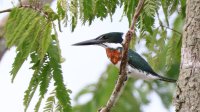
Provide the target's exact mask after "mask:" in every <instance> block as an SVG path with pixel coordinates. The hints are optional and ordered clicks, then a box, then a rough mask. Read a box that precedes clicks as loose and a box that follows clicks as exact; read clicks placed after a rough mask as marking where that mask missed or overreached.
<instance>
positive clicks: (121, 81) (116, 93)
mask: <svg viewBox="0 0 200 112" xmlns="http://www.w3.org/2000/svg"><path fill="white" fill-rule="evenodd" d="M144 1H145V0H139V3H138V6H137V8H136V11H135V14H134V16H133V19H132V24H131V27H130V29H129V31H128V32H127V33H126V39H125V42H124V43H123V44H124V45H123V48H124V50H123V52H122V61H121V65H120V74H119V77H118V80H117V83H116V85H115V88H114V90H113V92H112V95H111V96H110V99H109V100H108V102H107V104H106V106H105V107H103V108H102V109H100V110H99V112H110V110H111V108H112V107H113V106H114V104H115V103H116V102H117V98H118V97H119V96H120V93H121V91H122V88H123V87H124V85H125V84H124V82H125V80H126V78H127V73H126V64H127V62H128V58H127V56H128V47H129V44H130V41H131V37H132V36H133V34H134V33H135V28H134V26H135V24H136V21H137V19H138V17H139V15H140V12H141V9H142V7H143V4H144Z"/></svg>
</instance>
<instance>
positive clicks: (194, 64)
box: [174, 0, 200, 112]
mask: <svg viewBox="0 0 200 112" xmlns="http://www.w3.org/2000/svg"><path fill="white" fill-rule="evenodd" d="M174 103H175V106H176V112H200V0H187V7H186V19H185V25H184V28H183V39H182V48H181V66H180V76H179V79H178V82H177V90H176V96H175V98H174Z"/></svg>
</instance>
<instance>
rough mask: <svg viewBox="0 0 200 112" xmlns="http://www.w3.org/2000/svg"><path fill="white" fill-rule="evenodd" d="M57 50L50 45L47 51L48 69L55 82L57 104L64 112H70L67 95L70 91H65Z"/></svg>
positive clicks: (54, 46)
mask: <svg viewBox="0 0 200 112" xmlns="http://www.w3.org/2000/svg"><path fill="white" fill-rule="evenodd" d="M59 53H60V52H59V49H58V47H57V46H56V45H53V44H51V45H50V46H49V49H48V54H49V58H50V67H51V68H52V70H53V72H52V75H53V79H54V81H55V84H54V85H55V86H56V88H55V92H56V97H57V98H58V101H59V104H60V105H61V106H62V108H63V111H64V112H69V111H71V102H70V97H69V93H70V91H69V90H68V89H66V87H65V84H64V82H63V77H62V71H61V65H60V62H61V57H60V54H59Z"/></svg>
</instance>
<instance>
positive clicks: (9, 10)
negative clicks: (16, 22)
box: [0, 8, 12, 13]
mask: <svg viewBox="0 0 200 112" xmlns="http://www.w3.org/2000/svg"><path fill="white" fill-rule="evenodd" d="M11 11H12V8H10V9H6V10H2V11H0V13H5V12H11Z"/></svg>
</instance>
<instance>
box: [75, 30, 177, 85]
mask: <svg viewBox="0 0 200 112" xmlns="http://www.w3.org/2000/svg"><path fill="white" fill-rule="evenodd" d="M123 41H124V40H123V33H122V32H110V33H106V34H103V35H100V36H98V37H97V38H95V39H91V40H86V41H83V42H79V43H75V44H73V45H74V46H86V45H98V46H101V47H103V48H105V50H106V54H107V57H108V58H109V60H110V61H111V62H112V64H114V65H115V66H116V67H117V68H118V69H119V68H120V64H121V59H122V51H123V47H122V44H123ZM126 67H127V75H128V76H130V77H134V78H140V79H143V80H161V81H166V82H174V83H175V82H176V80H175V79H170V78H166V77H163V76H161V75H159V74H157V73H156V72H155V71H154V70H153V69H152V68H151V66H150V65H149V64H148V63H147V61H146V60H145V59H144V58H143V57H142V56H140V55H139V54H138V53H137V52H135V51H133V50H131V49H129V50H128V64H127V66H126Z"/></svg>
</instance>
